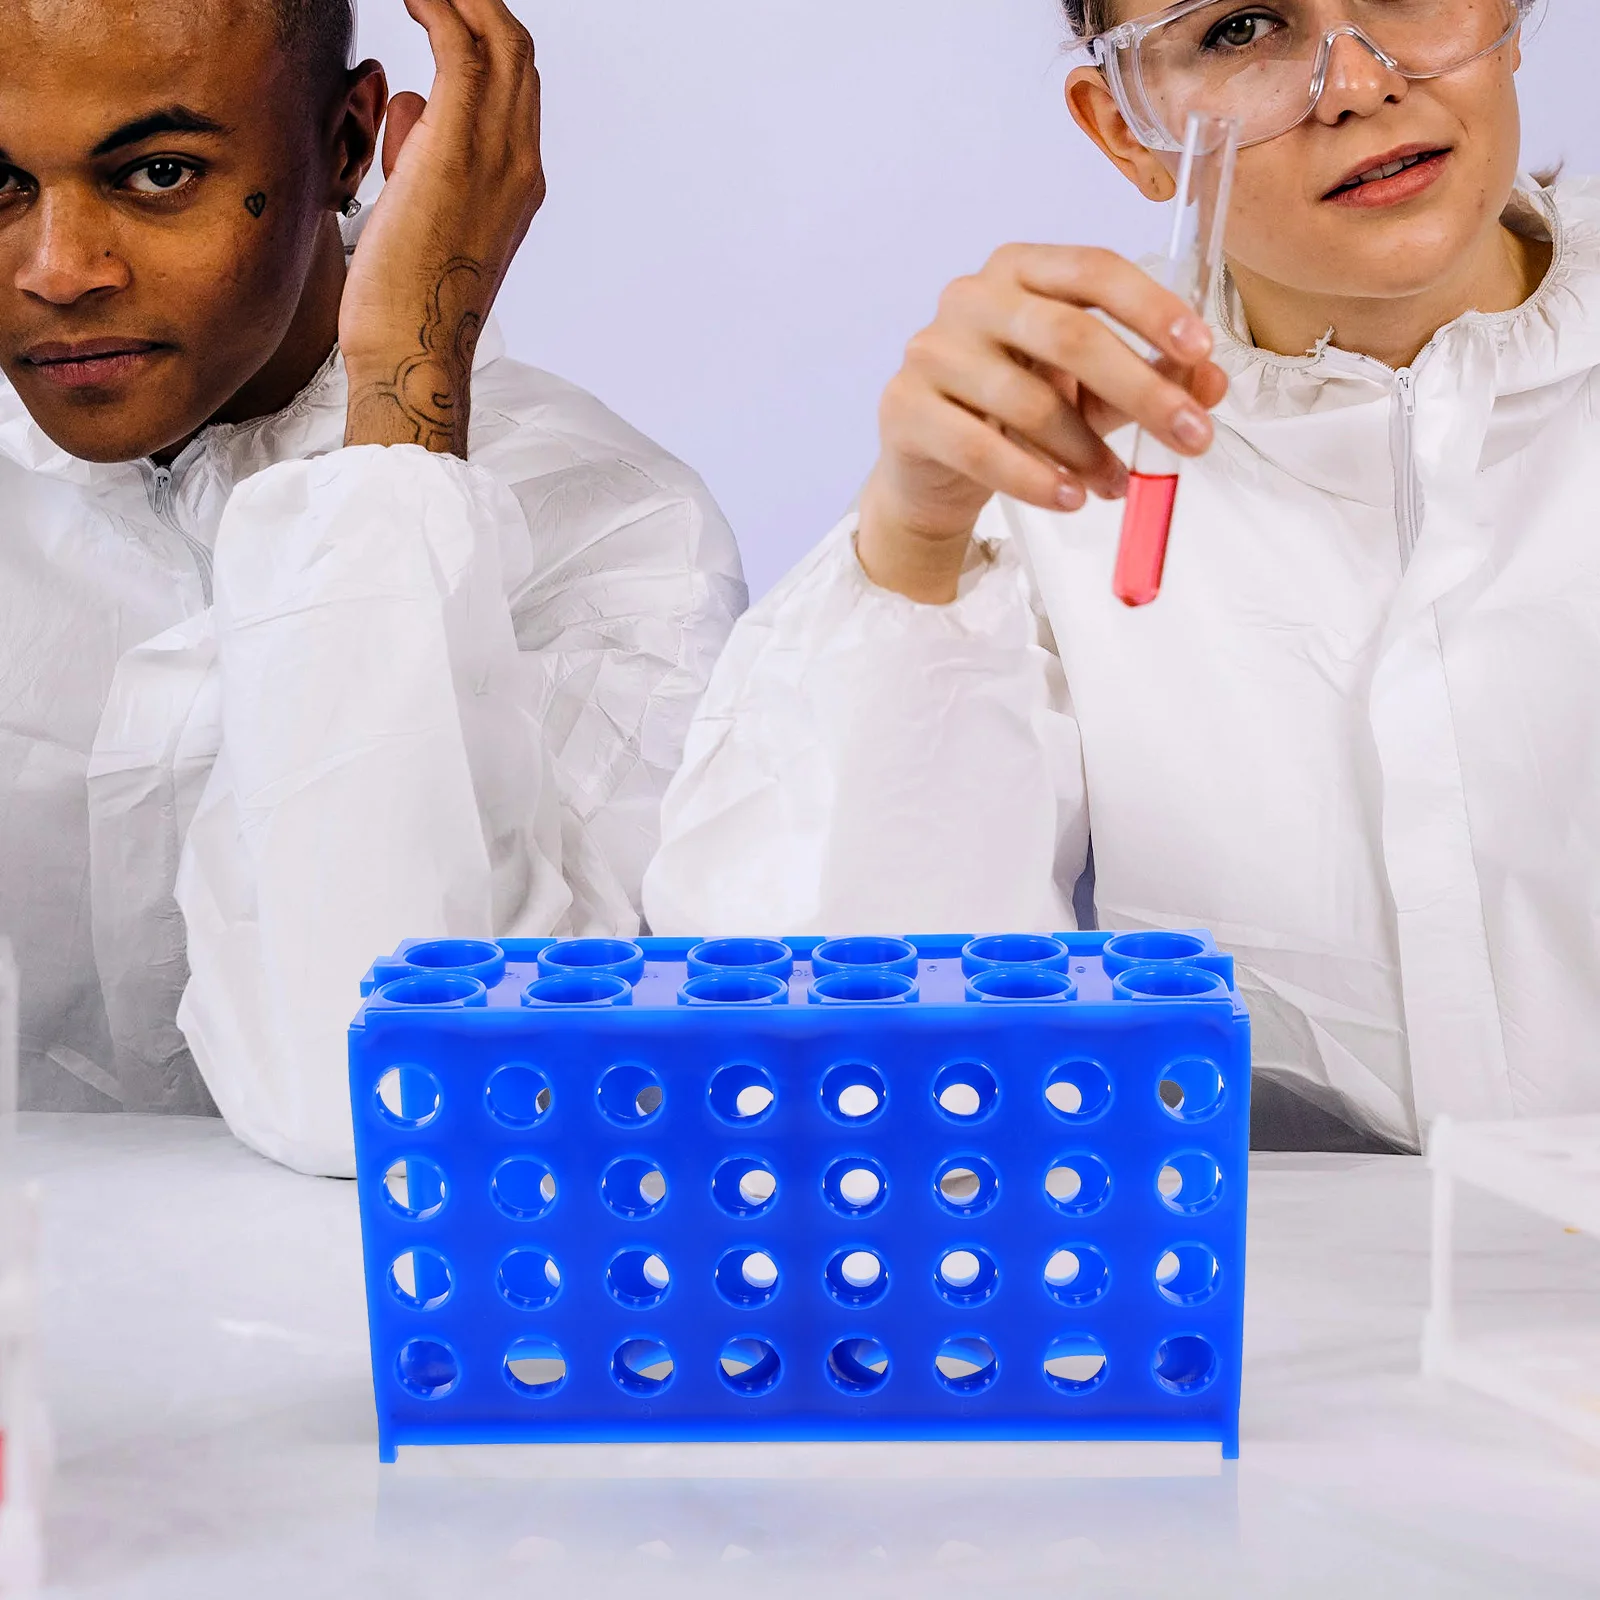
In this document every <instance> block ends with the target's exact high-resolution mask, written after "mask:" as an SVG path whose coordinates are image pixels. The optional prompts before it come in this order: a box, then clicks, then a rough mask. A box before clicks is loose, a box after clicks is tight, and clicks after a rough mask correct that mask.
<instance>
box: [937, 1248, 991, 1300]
mask: <svg viewBox="0 0 1600 1600" xmlns="http://www.w3.org/2000/svg"><path fill="white" fill-rule="evenodd" d="M933 1286H934V1288H935V1289H937V1290H938V1291H939V1293H940V1294H941V1295H942V1296H943V1297H944V1298H945V1299H946V1300H948V1301H949V1302H950V1303H951V1305H957V1306H978V1305H982V1304H983V1302H984V1301H985V1300H988V1299H990V1298H992V1297H993V1295H994V1292H995V1290H996V1289H998V1288H999V1287H1000V1269H999V1268H998V1267H997V1266H996V1265H995V1263H994V1257H993V1256H991V1255H990V1254H989V1252H988V1251H987V1250H976V1249H960V1250H947V1251H946V1252H945V1253H944V1255H942V1256H941V1257H940V1258H939V1265H938V1266H937V1267H935V1268H934V1273H933Z"/></svg>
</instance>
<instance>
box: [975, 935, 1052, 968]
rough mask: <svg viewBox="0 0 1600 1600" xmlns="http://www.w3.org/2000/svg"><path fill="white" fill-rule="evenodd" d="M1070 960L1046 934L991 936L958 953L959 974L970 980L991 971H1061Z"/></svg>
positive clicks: (976, 941)
mask: <svg viewBox="0 0 1600 1600" xmlns="http://www.w3.org/2000/svg"><path fill="white" fill-rule="evenodd" d="M1071 959H1072V956H1071V953H1070V952H1069V951H1068V949H1067V947H1066V946H1065V945H1064V944H1063V943H1062V942H1061V941H1060V940H1059V939H1052V938H1051V937H1050V935H1049V934H1047V933H994V934H987V935H985V936H984V937H983V938H981V939H974V940H972V941H971V942H970V943H969V944H968V945H967V947H966V948H965V949H964V950H963V951H962V952H961V967H962V970H963V971H964V972H965V973H966V974H967V976H968V977H969V978H970V977H972V976H973V975H974V974H976V973H979V972H985V971H988V970H989V969H990V968H991V967H1051V968H1057V969H1060V970H1065V968H1066V966H1067V964H1068V962H1069V961H1070V960H1071Z"/></svg>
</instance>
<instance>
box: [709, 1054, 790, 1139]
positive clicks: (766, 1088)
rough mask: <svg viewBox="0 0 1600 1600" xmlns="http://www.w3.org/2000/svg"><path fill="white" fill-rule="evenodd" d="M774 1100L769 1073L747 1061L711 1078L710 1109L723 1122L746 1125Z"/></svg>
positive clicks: (723, 1068)
mask: <svg viewBox="0 0 1600 1600" xmlns="http://www.w3.org/2000/svg"><path fill="white" fill-rule="evenodd" d="M777 1097H778V1092H777V1086H776V1085H775V1084H774V1083H773V1081H772V1078H771V1076H770V1074H768V1073H767V1072H764V1071H763V1070H762V1069H761V1068H760V1067H758V1066H755V1065H753V1064H752V1063H750V1062H746V1061H737V1062H735V1063H734V1064H733V1065H732V1066H728V1067H722V1068H720V1069H719V1070H718V1071H717V1072H716V1073H714V1074H713V1075H712V1079H711V1109H712V1110H713V1111H714V1112H716V1114H717V1115H718V1116H719V1117H721V1118H722V1120H723V1121H724V1122H737V1123H742V1124H744V1125H746V1126H749V1125H750V1124H751V1123H753V1122H756V1121H758V1120H759V1119H761V1118H763V1117H765V1116H766V1114H767V1113H768V1112H769V1111H771V1109H772V1107H773V1103H774V1102H775V1101H776V1099H777Z"/></svg>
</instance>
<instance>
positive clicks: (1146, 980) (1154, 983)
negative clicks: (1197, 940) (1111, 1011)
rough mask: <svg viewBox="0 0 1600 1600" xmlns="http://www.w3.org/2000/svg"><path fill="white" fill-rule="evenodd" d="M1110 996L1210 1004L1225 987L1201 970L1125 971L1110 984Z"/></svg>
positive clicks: (1183, 967)
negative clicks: (1197, 1001) (1111, 993)
mask: <svg viewBox="0 0 1600 1600" xmlns="http://www.w3.org/2000/svg"><path fill="white" fill-rule="evenodd" d="M1111 988H1112V992H1113V993H1115V994H1116V995H1118V996H1119V997H1120V998H1122V999H1124V1000H1213V999H1220V998H1221V997H1222V996H1224V995H1225V994H1227V992H1228V985H1227V984H1226V983H1225V982H1224V981H1223V980H1222V979H1221V978H1219V977H1218V976H1217V975H1216V973H1214V972H1207V971H1206V970H1205V969H1204V968H1203V967H1185V966H1181V965H1173V966H1164V967H1129V968H1128V970H1127V971H1126V972H1124V973H1121V974H1119V975H1118V977H1117V978H1116V979H1114V980H1113V982H1112V985H1111Z"/></svg>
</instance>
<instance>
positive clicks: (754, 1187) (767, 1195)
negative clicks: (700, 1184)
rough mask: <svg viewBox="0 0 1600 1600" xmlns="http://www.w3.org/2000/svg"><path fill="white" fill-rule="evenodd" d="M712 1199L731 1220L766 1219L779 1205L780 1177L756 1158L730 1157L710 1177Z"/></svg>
mask: <svg viewBox="0 0 1600 1600" xmlns="http://www.w3.org/2000/svg"><path fill="white" fill-rule="evenodd" d="M711 1198H712V1199H713V1200H715V1201H716V1202H717V1204H718V1205H719V1206H721V1207H722V1209H723V1210H724V1211H726V1212H727V1213H728V1215H729V1216H731V1217H759V1216H764V1215H765V1214H766V1213H767V1212H768V1211H770V1210H771V1209H772V1208H773V1206H775V1205H776V1204H777V1203H778V1175H777V1173H775V1172H774V1171H773V1170H772V1168H771V1167H769V1166H768V1165H767V1164H766V1162H764V1161H758V1160H756V1158H755V1157H754V1156H730V1157H729V1159H728V1160H726V1161H724V1162H723V1163H722V1165H721V1166H719V1167H718V1168H717V1170H716V1171H715V1172H714V1173H712V1175H711Z"/></svg>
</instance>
